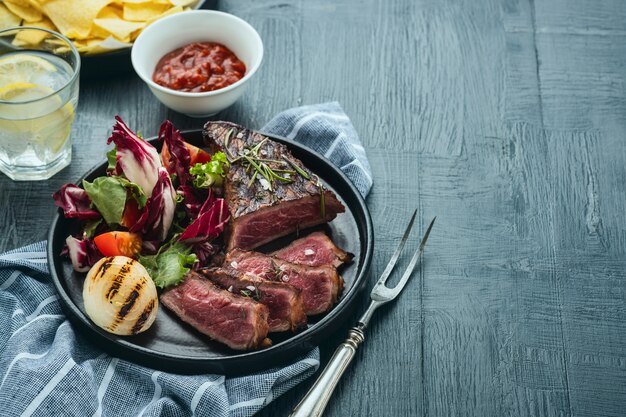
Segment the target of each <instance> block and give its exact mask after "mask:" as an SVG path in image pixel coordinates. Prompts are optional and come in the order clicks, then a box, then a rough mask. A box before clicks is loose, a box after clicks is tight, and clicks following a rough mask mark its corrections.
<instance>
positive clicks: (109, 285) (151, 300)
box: [83, 256, 159, 336]
mask: <svg viewBox="0 0 626 417" xmlns="http://www.w3.org/2000/svg"><path fill="white" fill-rule="evenodd" d="M83 301H84V303H85V310H86V312H87V315H88V316H89V318H90V319H91V320H92V321H93V322H94V323H95V324H96V325H98V327H101V328H102V329H104V330H106V331H107V332H110V333H114V334H118V335H124V336H125V335H133V334H137V333H141V332H143V331H145V330H147V329H149V328H150V326H151V325H152V323H153V322H154V319H155V318H156V316H157V312H158V310H159V300H158V297H157V291H156V287H155V285H154V282H153V281H152V279H151V278H150V275H148V271H146V269H145V268H144V267H143V265H141V264H140V263H139V262H138V261H136V260H134V259H132V258H128V257H126V256H109V257H106V258H102V259H101V260H99V261H98V262H97V263H96V264H95V265H94V266H93V267H91V269H90V270H89V272H88V273H87V278H85V283H84V284H83Z"/></svg>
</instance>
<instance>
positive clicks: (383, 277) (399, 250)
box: [377, 209, 417, 285]
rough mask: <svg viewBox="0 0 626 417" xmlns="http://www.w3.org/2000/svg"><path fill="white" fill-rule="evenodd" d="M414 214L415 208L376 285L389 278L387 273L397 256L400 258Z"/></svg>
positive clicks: (390, 270)
mask: <svg viewBox="0 0 626 417" xmlns="http://www.w3.org/2000/svg"><path fill="white" fill-rule="evenodd" d="M416 215H417V209H415V211H414V212H413V215H412V216H411V220H410V221H409V224H408V226H407V227H406V230H405V231H404V235H402V240H401V241H400V244H399V245H398V247H397V248H396V251H395V252H394V253H393V255H392V256H391V259H390V260H389V263H388V264H387V266H386V267H385V270H384V271H383V273H382V274H381V275H380V278H379V279H378V282H377V285H384V284H385V282H386V281H387V278H389V275H391V272H392V271H393V268H394V267H395V266H396V263H397V262H398V258H400V254H401V253H402V249H404V244H405V243H406V241H407V240H408V238H409V235H410V234H411V229H412V228H413V223H414V222H415V216H416Z"/></svg>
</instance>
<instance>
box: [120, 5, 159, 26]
mask: <svg viewBox="0 0 626 417" xmlns="http://www.w3.org/2000/svg"><path fill="white" fill-rule="evenodd" d="M169 8H170V6H169V5H168V4H158V3H154V2H150V3H124V20H130V21H133V22H145V21H147V20H150V19H152V18H154V17H157V16H159V15H162V14H163V13H164V12H165V11H166V10H167V9H169Z"/></svg>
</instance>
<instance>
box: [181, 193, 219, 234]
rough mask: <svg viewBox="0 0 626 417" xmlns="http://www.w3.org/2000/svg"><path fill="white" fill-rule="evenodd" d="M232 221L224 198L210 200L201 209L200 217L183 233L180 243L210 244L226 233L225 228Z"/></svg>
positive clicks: (211, 197) (210, 196)
mask: <svg viewBox="0 0 626 417" xmlns="http://www.w3.org/2000/svg"><path fill="white" fill-rule="evenodd" d="M229 219H230V213H229V212H228V207H227V206H226V201H225V200H224V199H223V198H217V199H216V198H215V197H213V194H209V198H207V201H206V202H205V204H203V205H202V208H201V209H200V215H199V216H198V218H197V219H196V220H194V221H193V222H192V223H191V224H190V225H189V226H187V228H186V229H185V230H184V231H183V233H182V235H181V236H180V238H179V241H181V242H184V243H186V244H189V245H191V244H196V243H199V242H208V241H210V240H212V239H215V238H216V237H217V236H219V235H220V233H222V232H223V231H224V226H226V223H227V222H228V220H229Z"/></svg>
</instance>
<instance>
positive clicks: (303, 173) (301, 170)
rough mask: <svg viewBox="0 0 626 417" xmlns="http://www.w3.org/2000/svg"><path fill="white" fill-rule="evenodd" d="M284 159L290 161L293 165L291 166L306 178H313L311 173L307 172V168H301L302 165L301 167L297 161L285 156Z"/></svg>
mask: <svg viewBox="0 0 626 417" xmlns="http://www.w3.org/2000/svg"><path fill="white" fill-rule="evenodd" d="M284 159H285V161H287V163H288V164H289V165H291V167H292V168H293V169H295V170H296V171H297V172H298V174H300V175H302V177H303V178H304V179H307V180H310V179H311V176H310V175H309V174H307V172H306V171H305V170H303V169H302V168H300V167H299V166H298V165H297V164H296V163H295V162H293V161H290V160H289V159H287V158H284Z"/></svg>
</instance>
